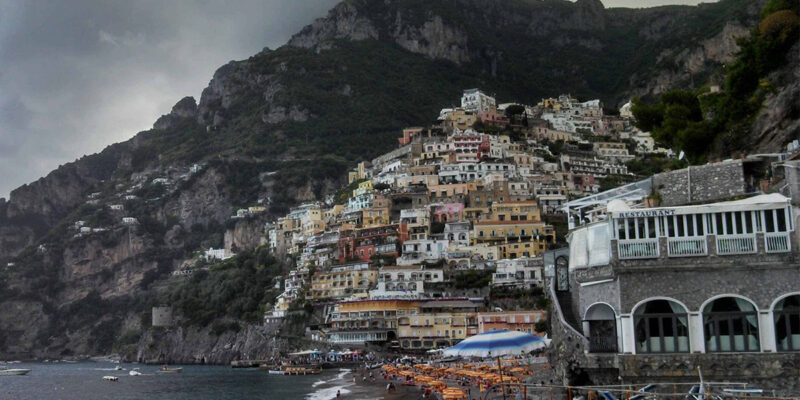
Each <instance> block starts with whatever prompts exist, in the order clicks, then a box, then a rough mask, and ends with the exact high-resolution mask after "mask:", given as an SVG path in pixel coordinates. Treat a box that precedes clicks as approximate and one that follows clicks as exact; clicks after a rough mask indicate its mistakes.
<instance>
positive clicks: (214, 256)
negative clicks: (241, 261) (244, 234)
mask: <svg viewBox="0 0 800 400" xmlns="http://www.w3.org/2000/svg"><path fill="white" fill-rule="evenodd" d="M203 255H204V256H205V258H206V260H209V261H210V260H227V259H229V258H231V257H233V256H234V254H233V253H231V252H229V251H228V250H225V249H214V248H211V249H208V250H206V251H205V252H204V253H203Z"/></svg>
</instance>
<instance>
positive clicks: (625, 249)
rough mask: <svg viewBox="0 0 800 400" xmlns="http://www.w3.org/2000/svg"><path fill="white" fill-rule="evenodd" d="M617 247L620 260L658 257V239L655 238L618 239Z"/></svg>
mask: <svg viewBox="0 0 800 400" xmlns="http://www.w3.org/2000/svg"><path fill="white" fill-rule="evenodd" d="M617 248H618V252H619V258H620V259H621V260H630V259H636V258H658V239H655V238H653V239H631V240H620V241H619V243H618V245H617Z"/></svg>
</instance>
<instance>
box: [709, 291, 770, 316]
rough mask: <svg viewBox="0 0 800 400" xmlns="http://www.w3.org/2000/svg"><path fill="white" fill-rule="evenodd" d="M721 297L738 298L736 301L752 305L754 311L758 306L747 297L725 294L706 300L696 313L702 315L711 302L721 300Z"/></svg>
mask: <svg viewBox="0 0 800 400" xmlns="http://www.w3.org/2000/svg"><path fill="white" fill-rule="evenodd" d="M723 297H735V298H738V299H742V300H747V301H748V302H749V303H750V304H752V305H753V307H755V309H756V311H758V304H756V302H755V301H753V300H751V299H750V298H748V297H745V296H742V295H740V294H733V293H725V294H718V295H716V296H711V297H709V298H708V299H706V301H704V302H703V304H700V308H699V309H698V310H697V311H700V312H701V313H702V312H703V309H705V308H706V306H708V305H709V304H710V303H711V302H713V301H715V300H719V299H721V298H723Z"/></svg>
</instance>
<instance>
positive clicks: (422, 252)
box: [397, 239, 450, 265]
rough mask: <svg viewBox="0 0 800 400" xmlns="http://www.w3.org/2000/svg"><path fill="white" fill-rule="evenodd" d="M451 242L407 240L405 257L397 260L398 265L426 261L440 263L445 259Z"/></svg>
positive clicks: (404, 249)
mask: <svg viewBox="0 0 800 400" xmlns="http://www.w3.org/2000/svg"><path fill="white" fill-rule="evenodd" d="M449 244H450V242H449V241H447V240H437V239H418V240H406V241H405V242H404V243H403V255H402V256H401V257H400V258H398V259H397V265H414V264H420V263H422V262H424V261H438V260H439V259H442V258H445V255H446V254H447V249H448V247H449Z"/></svg>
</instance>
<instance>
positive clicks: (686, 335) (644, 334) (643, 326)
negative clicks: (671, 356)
mask: <svg viewBox="0 0 800 400" xmlns="http://www.w3.org/2000/svg"><path fill="white" fill-rule="evenodd" d="M631 315H632V322H633V340H634V343H635V350H636V353H637V354H638V353H689V352H690V351H691V350H692V349H691V347H690V344H691V343H692V342H693V341H694V340H691V339H690V338H691V336H692V334H691V331H692V329H691V325H690V320H689V317H690V315H689V309H688V308H687V307H686V305H685V304H683V303H681V302H680V301H678V300H675V299H673V298H670V297H651V298H648V299H645V300H642V301H640V302H639V303H637V304H636V306H634V307H633V310H632V313H631Z"/></svg>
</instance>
